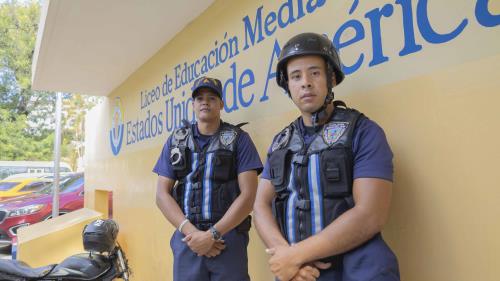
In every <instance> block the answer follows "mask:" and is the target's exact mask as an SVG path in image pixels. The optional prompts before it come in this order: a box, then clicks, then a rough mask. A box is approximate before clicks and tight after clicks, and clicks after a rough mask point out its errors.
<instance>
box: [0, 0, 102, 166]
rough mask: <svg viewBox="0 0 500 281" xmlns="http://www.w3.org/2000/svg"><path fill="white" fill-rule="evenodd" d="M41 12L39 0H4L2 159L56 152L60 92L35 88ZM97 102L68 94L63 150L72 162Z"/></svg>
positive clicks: (0, 28)
mask: <svg viewBox="0 0 500 281" xmlns="http://www.w3.org/2000/svg"><path fill="white" fill-rule="evenodd" d="M39 17H40V4H39V2H38V1H16V0H8V1H1V0H0V160H50V159H52V158H53V143H54V133H53V131H54V124H55V117H54V109H55V100H56V95H55V93H51V92H45V91H33V90H32V89H31V65H32V60H33V53H34V49H35V41H36V34H37V29H38V22H39ZM96 102H98V99H96V98H95V97H88V96H82V95H78V94H74V95H68V94H67V95H65V96H64V102H63V112H64V115H63V119H62V129H63V138H62V147H61V156H62V158H63V161H67V162H70V163H71V164H72V165H73V167H75V165H76V159H77V158H78V157H80V156H81V154H82V150H83V148H82V147H81V146H82V144H83V133H84V132H83V130H82V122H83V118H84V115H85V112H86V111H87V110H88V109H89V108H90V107H92V106H93V105H95V104H96Z"/></svg>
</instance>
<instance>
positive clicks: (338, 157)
mask: <svg viewBox="0 0 500 281" xmlns="http://www.w3.org/2000/svg"><path fill="white" fill-rule="evenodd" d="M339 105H343V106H344V107H345V104H343V102H336V103H335V109H334V111H333V114H332V116H331V117H330V120H329V121H328V122H327V123H325V124H324V125H323V127H322V129H321V130H320V131H319V132H318V133H316V135H315V136H314V137H313V140H312V142H311V143H310V145H309V146H308V147H306V145H305V143H304V139H303V136H302V134H301V132H300V130H299V122H300V120H299V119H297V120H295V121H294V122H293V123H292V124H290V125H289V126H288V127H286V128H285V129H284V130H283V131H281V133H280V134H278V135H277V136H276V137H275V139H274V142H273V144H272V147H271V152H270V153H269V155H268V159H269V166H270V176H271V182H272V184H273V185H274V188H275V191H276V197H275V199H274V201H273V213H274V216H275V218H276V220H277V222H278V225H279V227H280V229H281V232H282V234H283V235H284V237H285V238H286V239H287V240H288V242H289V243H297V242H300V241H302V240H304V239H306V238H308V237H310V236H312V235H315V234H317V233H319V232H320V231H321V230H322V229H323V228H325V227H326V226H328V225H329V224H330V223H331V222H332V221H333V220H335V219H336V218H337V217H339V216H340V215H341V214H342V213H344V212H345V211H346V210H348V209H350V208H352V207H353V199H352V182H353V178H352V177H353V152H352V139H353V131H354V128H355V126H356V122H357V121H358V119H359V118H365V117H363V115H362V114H361V113H360V112H358V111H356V110H354V109H349V108H342V107H339ZM335 259H336V257H331V258H328V259H326V260H328V261H332V262H336V261H337V262H338V261H339V259H337V260H335Z"/></svg>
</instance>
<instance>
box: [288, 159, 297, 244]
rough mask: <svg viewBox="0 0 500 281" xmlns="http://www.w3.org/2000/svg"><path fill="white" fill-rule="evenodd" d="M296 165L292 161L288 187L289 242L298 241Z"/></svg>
mask: <svg viewBox="0 0 500 281" xmlns="http://www.w3.org/2000/svg"><path fill="white" fill-rule="evenodd" d="M294 174H295V167H294V165H293V163H292V168H291V171H290V177H289V179H290V180H289V181H288V187H287V189H288V190H289V191H290V196H288V201H287V206H286V225H287V232H288V233H287V236H288V242H289V243H296V242H297V240H296V239H295V202H296V201H297V191H296V190H295V185H294V184H293V183H294Z"/></svg>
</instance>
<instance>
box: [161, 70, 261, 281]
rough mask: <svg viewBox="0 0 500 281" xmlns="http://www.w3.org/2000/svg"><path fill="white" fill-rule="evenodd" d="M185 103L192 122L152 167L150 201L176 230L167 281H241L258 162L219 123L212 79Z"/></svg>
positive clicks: (242, 140) (217, 90)
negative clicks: (171, 274)
mask: <svg viewBox="0 0 500 281" xmlns="http://www.w3.org/2000/svg"><path fill="white" fill-rule="evenodd" d="M192 98H193V102H192V105H193V110H194V113H195V116H196V119H197V122H196V123H193V124H189V123H187V122H185V123H186V124H184V126H182V127H181V128H179V129H176V130H175V131H174V132H173V133H172V135H171V136H170V137H169V138H168V140H167V142H166V143H165V145H164V147H163V151H162V152H161V155H160V157H159V159H158V161H157V163H156V166H155V167H154V169H153V172H155V173H157V174H158V183H157V193H156V204H157V205H158V208H159V209H160V210H161V212H162V213H163V215H164V216H165V218H167V220H168V221H169V222H170V223H171V224H172V225H174V226H175V227H176V228H177V231H175V233H174V234H173V236H172V239H171V241H170V245H171V247H172V251H173V256H174V280H175V281H180V280H197V281H209V280H210V281H226V280H238V281H239V280H242V281H244V280H249V276H248V269H247V245H248V231H249V229H250V217H249V213H250V211H251V210H252V205H253V202H254V200H255V193H256V187H257V175H258V173H260V171H261V170H262V163H261V161H260V158H259V156H258V154H257V150H256V148H255V146H254V144H253V142H252V140H251V139H250V137H249V135H248V133H246V132H244V131H243V130H242V129H240V127H239V126H233V125H231V124H228V123H225V122H222V121H221V117H220V114H221V110H222V109H223V107H224V104H223V101H222V84H221V82H220V81H219V80H218V79H214V78H209V77H201V78H199V79H197V80H196V81H195V83H194V86H193V92H192Z"/></svg>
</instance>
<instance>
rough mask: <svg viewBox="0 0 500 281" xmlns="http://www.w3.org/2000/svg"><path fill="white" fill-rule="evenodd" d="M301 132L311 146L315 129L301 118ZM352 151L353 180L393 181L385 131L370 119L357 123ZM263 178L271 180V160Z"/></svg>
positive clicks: (389, 150)
mask: <svg viewBox="0 0 500 281" xmlns="http://www.w3.org/2000/svg"><path fill="white" fill-rule="evenodd" d="M321 128H322V127H321ZM299 130H300V132H301V135H302V137H303V138H304V142H305V143H306V145H309V144H310V143H311V142H312V141H313V140H314V137H315V136H316V134H315V132H314V129H313V127H306V126H305V125H304V122H303V121H302V118H300V122H299ZM352 151H353V155H354V169H353V179H357V178H380V179H385V180H388V181H392V174H393V166H392V157H393V155H392V151H391V148H390V147H389V144H388V143H387V139H386V137H385V133H384V131H383V130H382V128H380V126H379V125H377V123H375V122H373V121H372V120H370V119H368V118H362V119H361V120H359V121H358V122H357V124H356V127H355V129H354V133H353V142H352ZM270 152H271V147H269V150H268V153H270ZM261 177H262V178H264V179H268V180H271V176H270V174H269V158H268V159H267V160H266V163H265V165H264V171H263V172H262V175H261Z"/></svg>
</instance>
